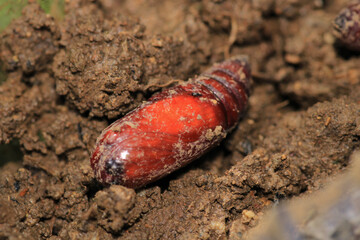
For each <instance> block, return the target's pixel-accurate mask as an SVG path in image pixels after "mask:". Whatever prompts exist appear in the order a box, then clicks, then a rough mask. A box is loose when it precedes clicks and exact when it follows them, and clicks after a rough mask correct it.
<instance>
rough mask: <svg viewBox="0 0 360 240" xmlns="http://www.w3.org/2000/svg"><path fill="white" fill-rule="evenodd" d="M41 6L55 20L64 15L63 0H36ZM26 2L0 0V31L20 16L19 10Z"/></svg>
mask: <svg viewBox="0 0 360 240" xmlns="http://www.w3.org/2000/svg"><path fill="white" fill-rule="evenodd" d="M37 1H38V3H39V4H40V6H41V8H42V9H44V11H45V12H46V13H48V14H51V15H52V16H53V17H54V18H55V19H56V20H61V19H62V17H63V16H64V5H65V0H37ZM26 4H28V1H27V0H0V32H2V31H3V30H4V29H5V28H6V27H7V26H8V25H9V24H10V22H11V21H12V20H13V19H15V18H17V17H20V16H21V10H22V9H23V7H25V6H26Z"/></svg>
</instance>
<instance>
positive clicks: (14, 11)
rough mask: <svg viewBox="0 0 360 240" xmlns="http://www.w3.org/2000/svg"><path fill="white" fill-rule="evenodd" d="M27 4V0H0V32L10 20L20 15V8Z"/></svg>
mask: <svg viewBox="0 0 360 240" xmlns="http://www.w3.org/2000/svg"><path fill="white" fill-rule="evenodd" d="M26 4H27V0H0V32H1V31H2V30H4V29H5V28H6V27H7V25H9V24H10V22H11V21H12V20H13V19H15V18H17V17H20V15H21V10H22V9H23V7H25V6H26Z"/></svg>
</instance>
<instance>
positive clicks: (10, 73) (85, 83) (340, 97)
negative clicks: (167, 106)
mask: <svg viewBox="0 0 360 240" xmlns="http://www.w3.org/2000/svg"><path fill="white" fill-rule="evenodd" d="M347 3H348V1H345V0H332V1H321V0H320V1H318V0H313V1H310V0H307V1H294V0H282V1H275V0H256V1H247V0H197V1H190V0H175V1H154V0H153V1H143V0H137V1H127V0H124V1H115V0H98V1H82V0H75V1H67V3H66V5H65V16H64V19H63V20H62V21H60V22H58V21H55V20H54V19H53V18H52V17H51V16H49V15H48V14H45V13H44V12H43V11H42V10H41V8H40V7H39V5H38V4H37V3H34V2H33V1H30V4H29V5H28V6H27V7H25V8H24V9H23V15H22V16H21V17H20V18H18V19H16V20H14V21H13V22H12V23H11V24H10V25H9V26H8V27H7V28H6V29H5V30H4V31H3V32H2V33H1V35H0V38H1V40H0V61H1V66H2V68H3V70H4V72H5V73H6V74H7V79H6V81H4V82H2V83H1V85H0V103H1V104H0V143H2V144H3V145H4V146H8V147H10V146H13V145H14V143H18V144H17V145H16V146H17V148H19V149H20V150H21V152H22V155H23V158H22V159H23V160H22V161H21V162H16V161H15V160H16V159H10V160H11V161H9V162H7V163H2V165H1V168H0V238H1V239H7V238H10V239H24V238H27V239H52V240H55V239H90V238H95V239H242V236H244V234H246V233H247V232H248V231H249V229H251V228H253V227H254V226H256V225H257V224H258V222H259V220H260V219H261V218H262V215H263V214H264V212H265V211H266V210H267V209H269V208H271V206H273V204H274V203H277V202H278V201H279V200H282V199H291V198H292V197H298V196H304V195H308V194H311V193H312V192H314V191H316V190H318V189H320V188H322V187H323V186H324V185H325V184H326V182H328V181H329V179H331V178H332V177H334V176H336V175H338V174H339V173H342V172H343V171H344V170H345V169H347V168H349V167H348V166H349V159H350V158H349V156H350V155H351V154H352V153H353V152H354V150H355V149H357V148H359V145H360V69H359V67H358V66H359V65H360V58H359V54H356V53H354V52H352V51H349V50H346V49H344V48H343V47H340V46H339V45H338V44H337V42H336V39H335V37H334V35H333V34H332V31H333V29H332V21H333V19H334V18H335V17H336V15H337V14H338V12H339V11H340V10H341V8H343V7H345V6H346V4H347ZM237 54H245V55H248V56H249V58H250V63H251V66H252V72H253V75H254V80H255V81H254V84H253V89H252V94H251V97H250V106H249V109H248V111H247V114H246V115H245V117H244V118H243V119H242V120H241V122H240V124H239V126H238V127H237V129H235V130H234V132H233V133H232V134H231V135H230V136H229V137H228V138H227V139H226V140H225V141H224V142H223V143H222V144H221V145H220V146H219V147H217V148H216V149H214V150H212V151H211V152H210V153H209V154H207V155H205V156H203V157H202V158H201V159H199V160H197V161H195V162H193V163H192V164H190V165H188V166H187V167H185V168H183V169H181V170H180V171H177V172H175V173H173V174H171V175H170V176H168V177H166V178H164V179H161V180H159V181H157V182H155V183H153V184H151V185H149V186H146V187H144V188H142V189H139V190H136V191H135V190H132V189H128V188H125V187H122V186H115V185H114V186H111V187H105V186H101V185H100V184H99V183H98V182H97V181H96V180H95V179H94V174H93V171H92V169H91V168H90V162H89V158H90V154H91V151H92V150H93V147H94V144H95V141H96V138H97V137H98V135H99V134H100V132H101V131H102V129H104V128H105V127H106V126H108V125H109V124H110V123H111V122H112V121H114V120H116V119H118V118H120V117H122V116H124V114H126V113H127V112H129V111H130V110H132V109H134V108H135V107H137V106H138V105H139V104H140V103H141V102H142V101H145V100H146V99H147V98H148V97H149V96H151V94H152V93H154V92H156V91H159V90H161V87H163V86H167V85H171V84H173V82H174V80H184V81H185V80H187V79H189V78H191V77H194V76H195V75H196V74H199V73H201V71H203V70H204V69H206V68H208V67H209V66H211V65H212V64H213V63H214V62H218V61H221V60H223V59H225V58H228V57H229V56H233V55H237ZM2 162H3V161H2Z"/></svg>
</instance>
